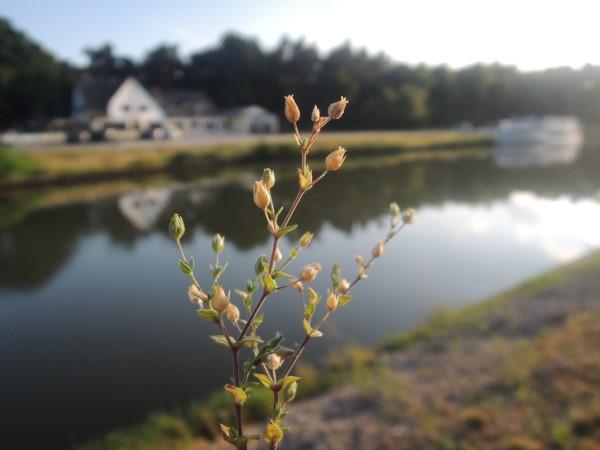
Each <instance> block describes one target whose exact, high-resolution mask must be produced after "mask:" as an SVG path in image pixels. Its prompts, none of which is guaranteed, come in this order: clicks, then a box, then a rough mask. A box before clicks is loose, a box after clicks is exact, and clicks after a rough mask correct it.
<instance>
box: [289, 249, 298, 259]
mask: <svg viewBox="0 0 600 450" xmlns="http://www.w3.org/2000/svg"><path fill="white" fill-rule="evenodd" d="M296 256H298V247H293V248H292V249H291V250H290V258H292V259H293V258H295V257H296Z"/></svg>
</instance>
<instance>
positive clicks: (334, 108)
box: [327, 97, 348, 120]
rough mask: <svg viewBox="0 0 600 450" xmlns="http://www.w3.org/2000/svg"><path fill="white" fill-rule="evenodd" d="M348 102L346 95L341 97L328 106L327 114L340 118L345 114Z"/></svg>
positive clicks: (332, 117) (333, 117)
mask: <svg viewBox="0 0 600 450" xmlns="http://www.w3.org/2000/svg"><path fill="white" fill-rule="evenodd" d="M347 104H348V100H347V99H346V97H340V99H339V100H338V101H337V102H335V103H332V104H331V105H329V108H327V114H329V118H330V119H333V120H335V119H339V118H340V117H342V116H343V115H344V111H345V110H346V105H347Z"/></svg>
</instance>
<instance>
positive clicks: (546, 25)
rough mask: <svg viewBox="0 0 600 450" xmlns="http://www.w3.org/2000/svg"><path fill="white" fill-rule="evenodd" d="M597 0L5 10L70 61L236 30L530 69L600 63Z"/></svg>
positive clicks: (267, 43) (82, 2)
mask: <svg viewBox="0 0 600 450" xmlns="http://www.w3.org/2000/svg"><path fill="white" fill-rule="evenodd" d="M599 13H600V2H598V1H597V0H587V1H584V0H569V1H552V0H545V1H537V0H518V1H517V0H502V1H499V0H494V1H488V0H478V1H471V0H451V1H450V0H437V1H433V0H411V1H404V0H396V1H392V0H390V1H383V0H367V1H365V0H337V1H333V0H306V1H295V0H286V1H282V0H278V1H275V0H252V1H250V0H211V1H204V0H143V1H142V0H129V1H128V0H103V1H90V0H2V1H1V2H0V17H5V18H8V19H9V20H10V21H11V22H12V23H13V25H14V26H16V27H17V28H19V29H21V30H22V31H25V32H26V33H27V34H28V35H29V36H30V37H32V38H33V39H35V40H36V41H37V42H39V43H40V44H42V45H43V46H44V47H45V48H46V49H48V50H50V51H51V52H53V53H54V54H55V55H57V56H58V57H60V58H61V59H66V60H69V61H71V62H74V63H80V64H82V63H84V62H85V56H84V54H83V52H82V49H83V48H84V47H88V46H97V45H98V44H100V43H103V42H111V43H113V44H114V46H115V48H116V50H117V53H118V54H123V55H127V56H130V57H133V58H135V59H137V58H141V57H142V56H143V55H144V54H145V53H146V52H147V51H148V50H149V49H151V48H152V47H154V46H156V44H158V43H159V42H169V43H177V44H178V45H179V49H180V51H181V54H182V55H183V56H186V55H188V54H189V53H190V52H193V51H195V50H199V49H202V48H206V47H209V46H212V45H215V44H216V43H217V42H218V40H219V38H220V37H221V36H222V35H223V33H225V32H227V31H236V32H240V33H242V34H244V35H248V36H253V37H256V38H258V39H259V41H260V42H261V43H262V44H263V46H264V47H265V48H271V47H273V46H274V45H276V44H277V42H278V41H279V40H280V39H281V37H282V36H283V35H288V36H290V37H292V38H299V37H303V38H304V39H305V40H306V41H307V42H309V43H313V44H315V45H317V46H318V47H319V49H320V50H322V51H323V52H326V51H328V50H330V49H331V48H334V47H336V46H338V45H340V44H342V43H344V42H350V43H351V44H352V45H354V46H357V47H364V48H366V49H367V50H369V51H370V52H373V53H376V52H380V51H383V52H384V53H386V54H387V55H388V56H390V57H391V58H393V59H394V60H396V61H401V62H406V63H410V64H418V63H426V64H430V65H435V64H447V65H449V66H451V67H463V66H466V65H469V64H472V63H475V62H484V63H492V62H500V63H504V64H510V65H515V66H517V67H519V68H520V69H522V70H538V69H544V68H548V67H557V66H571V67H574V68H578V67H581V66H582V65H584V64H586V63H589V64H600V50H599V49H598V43H600V27H599V26H598V20H599V17H600V14H599Z"/></svg>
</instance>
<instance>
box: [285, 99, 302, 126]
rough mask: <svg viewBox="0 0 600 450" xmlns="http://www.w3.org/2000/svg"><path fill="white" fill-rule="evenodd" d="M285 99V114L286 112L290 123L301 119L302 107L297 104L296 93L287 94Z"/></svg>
mask: <svg viewBox="0 0 600 450" xmlns="http://www.w3.org/2000/svg"><path fill="white" fill-rule="evenodd" d="M284 99H285V107H284V114H285V118H286V119H287V120H288V122H289V123H296V122H298V121H299V120H300V108H298V105H297V104H296V101H295V100H294V95H293V94H290V95H286V96H285V97H284Z"/></svg>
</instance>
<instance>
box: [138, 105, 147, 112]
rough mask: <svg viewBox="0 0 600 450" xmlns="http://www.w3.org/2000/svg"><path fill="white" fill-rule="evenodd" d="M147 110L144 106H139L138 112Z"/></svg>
mask: <svg viewBox="0 0 600 450" xmlns="http://www.w3.org/2000/svg"><path fill="white" fill-rule="evenodd" d="M147 109H148V107H147V106H146V105H140V111H142V112H144V111H146V110H147Z"/></svg>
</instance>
